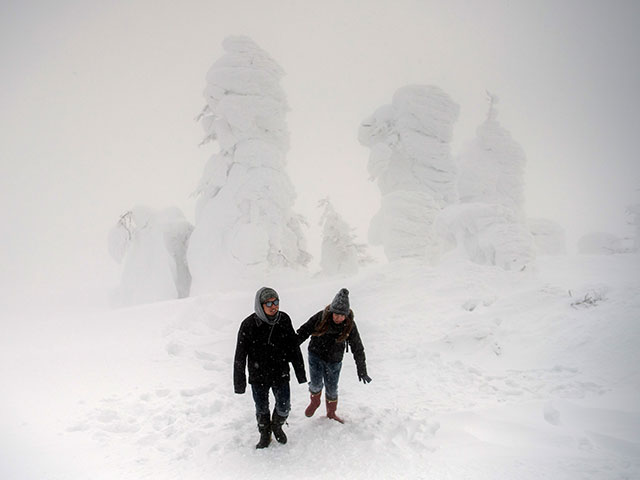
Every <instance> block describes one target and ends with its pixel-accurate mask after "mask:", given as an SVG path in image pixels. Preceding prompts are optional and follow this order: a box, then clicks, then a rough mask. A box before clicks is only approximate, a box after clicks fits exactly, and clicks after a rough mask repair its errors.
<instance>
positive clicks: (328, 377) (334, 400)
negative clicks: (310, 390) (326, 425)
mask: <svg viewBox="0 0 640 480" xmlns="http://www.w3.org/2000/svg"><path fill="white" fill-rule="evenodd" d="M341 369H342V362H336V363H329V364H327V365H326V369H325V377H324V382H325V385H326V388H327V390H326V393H325V400H326V406H327V417H329V418H332V419H334V420H336V421H338V422H340V423H344V421H343V420H342V418H340V417H339V416H338V415H336V409H337V408H338V382H339V381H340V370H341Z"/></svg>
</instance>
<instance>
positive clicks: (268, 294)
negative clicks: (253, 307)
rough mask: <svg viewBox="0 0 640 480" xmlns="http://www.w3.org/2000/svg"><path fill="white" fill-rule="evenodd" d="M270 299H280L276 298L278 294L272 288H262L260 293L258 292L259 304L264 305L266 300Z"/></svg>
mask: <svg viewBox="0 0 640 480" xmlns="http://www.w3.org/2000/svg"><path fill="white" fill-rule="evenodd" d="M270 298H278V299H279V298H280V297H279V296H278V292H276V291H275V290H274V289H273V288H270V287H264V288H263V289H262V290H261V291H260V303H261V304H262V303H265V302H266V301H267V300H269V299H270Z"/></svg>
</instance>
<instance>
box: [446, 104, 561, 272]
mask: <svg viewBox="0 0 640 480" xmlns="http://www.w3.org/2000/svg"><path fill="white" fill-rule="evenodd" d="M497 102H498V98H497V97H496V96H495V95H492V94H489V112H488V115H487V119H486V120H485V122H484V123H483V124H482V125H480V127H478V129H477V136H476V138H475V140H474V141H473V142H472V143H471V145H470V147H469V148H468V149H467V150H466V152H465V153H463V154H462V155H461V156H460V159H459V176H458V178H457V188H458V195H459V200H460V205H457V206H455V207H449V208H447V209H446V211H445V212H444V213H443V214H442V215H441V218H439V219H438V233H439V236H440V242H441V243H440V245H441V249H442V251H446V250H447V249H448V248H456V249H457V250H458V251H459V252H461V254H462V255H464V256H466V257H467V258H469V259H470V260H472V261H474V262H476V263H482V264H492V265H499V266H501V267H503V268H505V269H508V270H512V269H514V268H522V267H523V266H525V265H526V264H527V263H530V262H532V261H533V260H534V259H535V247H534V245H535V244H534V238H533V236H532V234H531V232H530V231H529V229H528V226H527V225H526V219H525V215H524V166H525V163H526V159H525V155H524V152H523V150H522V148H521V147H520V145H519V144H518V143H517V142H515V141H514V140H513V139H512V138H511V135H510V134H509V132H508V131H507V130H505V129H504V128H503V127H502V126H501V125H500V123H499V122H498V119H497V116H498V112H497V109H496V104H497ZM556 233H557V234H558V235H557V236H556V237H555V238H554V240H553V241H559V239H560V238H561V235H560V233H559V232H556ZM540 240H541V241H542V240H543V238H542V237H540ZM551 248H554V249H558V248H559V247H557V246H553V247H551Z"/></svg>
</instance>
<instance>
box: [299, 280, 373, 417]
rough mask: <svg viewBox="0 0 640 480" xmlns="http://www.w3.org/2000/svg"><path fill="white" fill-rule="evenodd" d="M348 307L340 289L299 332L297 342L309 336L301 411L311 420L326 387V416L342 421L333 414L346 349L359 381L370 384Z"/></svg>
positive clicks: (344, 292) (336, 404) (343, 290)
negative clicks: (306, 383)
mask: <svg viewBox="0 0 640 480" xmlns="http://www.w3.org/2000/svg"><path fill="white" fill-rule="evenodd" d="M353 317H354V315H353V310H351V308H349V290H347V289H346V288H343V289H341V290H340V291H339V292H338V293H337V295H336V296H335V297H334V299H333V301H332V302H331V304H330V305H327V307H325V309H324V310H321V311H319V312H318V313H316V314H315V315H314V316H313V317H311V318H310V319H309V320H308V321H307V322H306V323H305V324H304V325H302V326H301V327H300V328H299V329H298V332H297V334H298V341H299V342H300V343H302V342H304V341H305V340H306V339H307V338H309V336H311V340H310V341H309V376H310V377H311V381H310V382H309V391H310V393H311V402H310V403H309V406H308V407H307V409H306V410H305V411H304V414H305V415H306V416H307V417H311V416H312V415H313V414H314V413H315V411H316V410H317V408H318V407H319V406H320V396H321V395H322V388H323V386H325V387H326V389H327V390H326V393H325V400H326V407H327V417H329V418H332V419H334V420H337V421H338V422H340V423H344V421H343V420H342V419H341V418H340V417H339V416H337V415H336V409H337V407H338V381H339V380H340V370H341V369H342V359H343V357H344V352H345V349H346V348H351V352H352V353H353V358H354V360H355V362H356V370H357V372H358V379H359V380H360V381H362V382H364V383H365V384H367V383H369V382H370V381H371V378H370V377H369V375H367V362H366V358H365V355H364V346H363V345H362V340H361V339H360V333H359V332H358V327H357V326H356V322H355V321H354V319H353Z"/></svg>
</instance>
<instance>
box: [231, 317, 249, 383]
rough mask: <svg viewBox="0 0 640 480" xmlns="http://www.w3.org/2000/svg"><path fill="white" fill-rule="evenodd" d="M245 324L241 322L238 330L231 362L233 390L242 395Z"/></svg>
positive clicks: (245, 341)
mask: <svg viewBox="0 0 640 480" xmlns="http://www.w3.org/2000/svg"><path fill="white" fill-rule="evenodd" d="M247 336H248V332H247V328H246V322H242V324H241V325H240V329H239V330H238V340H237V342H236V353H235V356H234V360H233V390H234V391H235V393H244V392H245V391H246V389H247V374H246V371H245V370H246V366H247V354H248V352H247V343H248V341H249V339H248V338H247Z"/></svg>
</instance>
